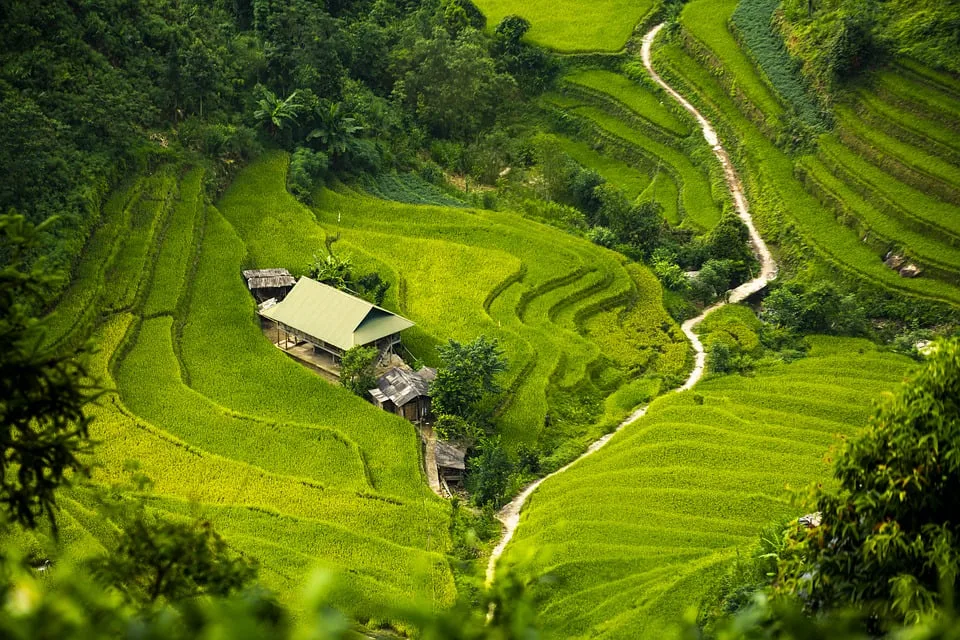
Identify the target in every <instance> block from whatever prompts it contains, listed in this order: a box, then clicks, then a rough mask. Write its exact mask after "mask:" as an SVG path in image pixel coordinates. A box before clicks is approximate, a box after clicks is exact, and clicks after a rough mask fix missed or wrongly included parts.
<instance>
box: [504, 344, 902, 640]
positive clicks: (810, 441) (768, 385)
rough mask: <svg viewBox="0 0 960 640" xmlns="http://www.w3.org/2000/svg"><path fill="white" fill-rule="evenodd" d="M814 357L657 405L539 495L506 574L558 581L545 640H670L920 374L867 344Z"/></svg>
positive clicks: (551, 592) (546, 590)
mask: <svg viewBox="0 0 960 640" xmlns="http://www.w3.org/2000/svg"><path fill="white" fill-rule="evenodd" d="M812 344H813V349H812V350H811V353H810V355H809V357H807V358H806V359H803V360H800V361H797V362H795V363H793V364H789V365H778V366H770V367H766V368H763V369H761V370H759V371H758V372H757V374H756V376H755V377H751V378H744V377H740V376H727V377H720V378H715V379H708V380H706V381H704V382H703V383H701V384H700V385H698V386H697V388H696V389H695V390H694V391H688V392H684V393H680V394H669V395H667V396H664V397H661V398H659V399H658V400H656V401H654V402H653V403H652V404H651V406H650V410H649V412H648V413H647V416H646V417H644V418H642V419H641V420H640V421H639V422H638V423H636V424H635V425H633V426H631V427H630V428H628V429H627V430H625V431H624V432H622V433H621V434H619V435H617V436H616V437H615V438H614V439H613V441H611V442H610V444H609V445H608V446H607V447H605V448H604V449H603V450H602V451H600V452H598V453H596V454H594V455H593V456H591V457H590V458H588V459H585V460H583V461H582V462H580V463H578V464H577V465H576V466H575V467H574V468H572V469H571V470H570V471H568V472H566V473H565V474H563V475H562V476H558V477H556V478H553V479H551V480H549V481H547V482H545V483H544V484H543V485H542V486H541V488H540V489H539V490H538V491H537V492H536V493H535V494H534V495H533V496H532V498H531V500H530V502H529V503H528V506H527V508H526V509H525V511H524V513H523V515H522V517H521V526H520V527H519V528H518V530H517V534H516V537H515V538H514V542H513V543H512V544H511V547H510V549H509V551H508V555H507V556H506V557H505V560H506V561H507V562H509V563H516V564H519V565H521V566H522V567H523V568H524V569H527V570H531V571H533V572H534V574H535V575H538V576H542V577H549V579H548V580H546V581H544V582H542V583H539V582H534V584H535V585H541V586H537V587H535V596H536V597H537V598H538V600H539V607H538V608H539V611H540V612H541V616H540V619H541V622H542V623H543V624H544V626H545V633H544V637H546V638H572V637H586V636H588V635H589V637H591V638H637V637H643V638H646V637H658V635H659V634H661V633H663V632H664V629H665V628H666V627H669V626H671V625H673V624H676V621H677V620H679V619H681V618H682V615H683V613H684V611H685V610H686V608H687V607H689V606H690V605H692V604H694V605H695V604H696V603H697V602H699V601H700V599H701V598H703V597H704V596H705V595H706V594H707V592H708V590H709V589H710V586H711V584H712V580H713V579H714V578H716V577H718V576H719V574H720V572H722V571H723V570H725V569H726V562H727V561H728V560H730V559H732V558H733V557H734V556H735V555H736V552H737V549H741V550H744V551H745V550H747V549H748V548H749V547H750V546H752V545H753V544H755V543H756V541H757V537H758V534H759V530H760V529H761V528H762V527H764V526H765V525H767V524H768V523H769V522H770V521H772V520H776V519H778V518H788V517H793V516H797V515H800V514H798V513H796V511H795V508H794V507H791V505H790V502H789V500H788V499H787V496H786V491H785V489H786V487H787V486H792V487H797V488H799V487H801V486H803V485H805V484H806V483H808V482H811V481H815V480H818V479H821V478H824V477H825V476H826V475H827V472H828V467H827V464H826V462H825V455H824V454H825V453H826V451H827V449H828V448H829V447H830V446H831V445H832V444H834V443H835V442H836V438H837V436H838V435H841V436H849V435H852V434H853V433H856V431H857V430H858V429H859V428H860V427H862V426H863V425H864V424H865V423H866V420H867V417H868V415H869V413H870V404H871V401H872V400H873V399H874V398H876V397H877V396H878V394H880V393H881V392H883V391H886V390H890V389H892V388H894V387H895V386H896V384H897V383H898V382H899V381H900V379H901V378H902V376H903V374H904V372H905V371H906V369H907V367H908V365H909V360H907V359H906V358H902V357H899V356H894V355H890V354H884V353H879V352H876V351H874V347H873V346H872V345H871V344H870V343H867V342H865V341H856V340H837V339H826V338H817V339H814V340H813V341H812ZM698 396H699V397H701V398H702V399H703V402H702V404H699V403H698V402H697V401H696V400H695V399H696V397H698Z"/></svg>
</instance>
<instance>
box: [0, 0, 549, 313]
mask: <svg viewBox="0 0 960 640" xmlns="http://www.w3.org/2000/svg"><path fill="white" fill-rule="evenodd" d="M0 19H2V22H3V24H4V25H5V29H4V31H3V34H2V36H0V38H2V42H0V49H2V53H0V60H2V71H0V94H2V98H0V100H2V103H0V105H2V106H0V129H2V130H3V131H4V132H5V134H6V138H5V142H4V144H3V146H2V149H0V171H2V172H3V174H4V176H5V179H4V180H3V181H2V184H0V210H3V211H9V210H11V209H12V210H15V211H17V212H20V213H22V214H24V215H25V216H26V217H27V219H28V220H30V221H32V222H34V223H39V222H41V221H43V220H45V219H47V218H49V217H51V216H54V215H56V216H58V218H59V222H58V224H57V225H56V226H55V227H53V228H52V229H50V230H49V231H47V233H48V234H49V236H50V237H49V238H48V240H47V242H46V243H45V246H46V247H47V249H46V252H47V253H48V255H49V259H50V263H49V264H50V267H51V268H53V269H54V270H56V271H58V272H60V273H63V274H66V273H68V272H69V270H70V267H71V265H72V264H73V262H74V261H75V260H76V258H77V256H78V255H79V253H80V251H81V249H82V247H83V245H84V242H85V240H86V238H87V237H88V235H89V233H90V231H91V228H92V227H93V225H95V224H96V221H97V220H98V218H99V210H100V207H101V205H102V204H103V202H104V198H105V196H106V194H107V193H108V192H109V190H110V189H111V187H112V186H114V185H115V184H116V183H117V182H118V181H119V180H120V179H121V178H122V177H123V176H124V175H126V174H130V173H134V172H143V171H149V170H151V168H153V167H156V166H158V165H159V164H160V163H162V162H164V161H166V160H168V159H171V158H177V157H186V156H190V155H191V154H192V156H195V160H196V159H199V158H203V159H205V160H206V161H207V162H209V163H210V164H211V165H212V167H213V168H214V169H215V171H213V172H211V173H210V180H211V184H210V185H209V186H210V188H211V189H212V190H214V191H215V190H216V189H218V188H220V187H222V186H223V185H224V184H225V183H226V181H227V180H228V178H229V176H230V175H231V172H232V171H233V170H234V169H235V168H237V167H238V166H240V165H242V164H243V163H244V162H245V161H246V160H248V159H250V158H251V157H252V156H254V155H256V154H257V153H258V152H259V151H260V150H261V149H263V147H264V146H281V147H284V148H287V149H290V150H291V151H293V150H296V151H297V153H296V155H295V159H294V166H293V168H292V174H293V177H292V181H293V182H294V183H295V184H294V190H295V191H296V190H297V189H298V188H299V189H301V190H302V191H304V192H305V191H308V190H309V184H310V183H311V182H313V181H314V180H317V179H320V178H322V177H323V176H325V175H327V174H328V173H345V174H354V175H359V174H366V173H377V172H380V171H389V170H393V169H409V168H412V167H415V166H418V165H419V159H418V158H419V156H420V154H421V152H423V151H424V150H425V149H428V148H429V145H430V143H431V142H432V141H438V142H437V144H439V145H440V147H441V148H442V155H443V157H444V158H445V159H446V160H447V162H448V163H449V164H452V165H456V164H463V155H464V148H469V147H477V146H482V145H483V143H482V141H481V138H483V136H482V135H481V134H488V133H489V132H490V131H491V130H492V129H493V128H495V127H496V126H498V123H501V122H504V121H506V120H507V119H508V118H509V115H510V111H511V110H512V109H513V106H514V105H515V104H516V103H517V98H518V96H519V94H521V93H522V91H523V87H534V86H538V85H542V83H544V82H546V81H547V80H548V77H549V75H550V64H549V59H548V58H547V56H546V55H545V54H543V53H541V52H539V51H536V50H532V49H530V48H528V47H527V46H526V45H523V44H521V43H520V41H519V38H520V37H521V36H522V35H523V30H522V28H521V30H520V31H519V32H517V31H515V30H514V31H511V30H509V29H508V30H506V31H504V32H502V33H498V34H495V36H494V37H490V36H489V35H485V34H484V33H482V32H481V30H482V29H483V28H484V26H485V24H484V23H485V20H484V18H483V16H482V15H481V14H480V12H479V11H478V10H477V9H476V7H474V6H473V4H471V3H470V2H469V0H427V1H425V2H420V1H404V0H400V1H397V2H392V1H387V2H381V1H377V2H372V1H369V0H359V1H356V2H332V3H324V2H313V1H310V0H295V1H293V2H279V1H270V0H255V1H253V2H245V1H242V0H240V1H237V2H229V1H219V0H218V1H217V2H194V1H189V0H188V1H186V2H165V1H156V2H154V1H140V0H133V1H126V0H120V1H117V2H49V3H35V2H29V1H27V2H22V1H14V2H7V3H4V4H3V6H2V7H0ZM498 151H499V152H500V153H508V152H509V150H506V149H504V150H498ZM56 293H57V290H54V291H52V292H51V294H53V295H55V294H56Z"/></svg>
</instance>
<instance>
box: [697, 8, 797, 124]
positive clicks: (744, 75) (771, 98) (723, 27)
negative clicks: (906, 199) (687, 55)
mask: <svg viewBox="0 0 960 640" xmlns="http://www.w3.org/2000/svg"><path fill="white" fill-rule="evenodd" d="M738 1H739V0H694V1H693V2H689V3H687V4H686V5H684V7H683V11H682V12H681V13H680V22H681V24H682V25H683V27H684V29H686V30H687V32H688V33H689V34H690V35H691V36H693V37H694V38H696V39H697V40H698V41H699V42H700V43H702V44H703V45H704V46H705V47H707V48H708V49H709V50H710V51H711V52H712V53H713V54H714V55H716V56H717V58H719V60H720V61H721V62H722V74H723V75H725V76H726V75H729V76H730V77H731V78H732V80H730V82H732V83H733V84H734V85H735V86H736V87H737V89H738V90H739V91H742V92H743V94H744V96H745V98H746V100H747V101H748V102H749V103H750V104H751V105H753V106H755V107H756V108H758V109H759V110H760V112H761V113H763V115H764V117H765V118H766V119H767V121H768V123H769V124H770V125H771V126H772V127H773V128H776V126H777V125H778V123H779V120H780V118H781V116H782V115H783V106H782V105H781V104H780V101H779V100H778V99H777V96H776V94H774V93H773V91H772V90H771V89H770V88H769V87H768V86H767V85H766V83H764V81H763V79H762V78H761V76H760V74H759V72H758V71H757V69H756V67H755V66H754V65H753V62H752V61H751V60H750V58H749V56H748V55H747V54H746V53H744V51H743V50H742V49H741V48H740V45H738V44H737V41H736V39H734V37H733V34H732V33H730V30H729V29H728V28H727V24H728V23H729V21H730V18H731V16H732V15H733V12H734V10H735V9H736V8H737V3H738Z"/></svg>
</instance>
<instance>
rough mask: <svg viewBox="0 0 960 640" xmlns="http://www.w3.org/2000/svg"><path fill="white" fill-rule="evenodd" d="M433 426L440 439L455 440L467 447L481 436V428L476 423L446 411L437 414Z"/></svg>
mask: <svg viewBox="0 0 960 640" xmlns="http://www.w3.org/2000/svg"><path fill="white" fill-rule="evenodd" d="M433 426H434V428H435V429H436V431H437V436H439V437H440V438H441V439H442V440H456V441H458V442H460V443H462V444H464V445H466V446H468V447H470V446H473V444H474V443H475V442H476V441H477V440H479V439H480V437H481V436H483V430H482V429H481V428H480V427H478V426H477V425H475V424H473V423H471V422H467V421H466V420H464V419H463V418H461V417H460V416H451V415H449V414H446V413H445V414H442V415H439V416H437V421H436V423H435V424H434V425H433Z"/></svg>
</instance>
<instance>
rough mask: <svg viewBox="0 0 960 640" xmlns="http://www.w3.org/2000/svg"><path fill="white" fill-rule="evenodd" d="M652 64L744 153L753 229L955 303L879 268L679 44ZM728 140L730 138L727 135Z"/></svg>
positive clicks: (926, 282)
mask: <svg viewBox="0 0 960 640" xmlns="http://www.w3.org/2000/svg"><path fill="white" fill-rule="evenodd" d="M701 6H703V5H702V3H700V2H694V3H691V4H688V5H686V7H685V9H684V13H683V16H684V19H685V20H688V21H689V20H695V19H697V18H698V15H699V14H698V13H697V12H696V11H695V10H696V9H697V8H698V7H701ZM655 64H656V65H657V66H658V69H661V72H663V73H666V74H667V75H668V76H669V78H670V79H671V81H672V82H674V83H675V84H676V85H677V86H679V87H680V90H681V91H682V92H684V93H685V94H686V95H688V96H693V97H695V101H696V102H698V103H699V104H701V105H703V108H705V109H706V110H707V112H708V116H707V117H709V118H713V119H715V120H716V121H717V122H718V123H720V124H721V125H722V126H721V135H722V136H724V140H725V142H726V143H728V144H735V145H736V146H737V147H740V148H743V149H745V150H746V153H745V154H744V158H745V162H746V164H747V168H748V169H749V171H748V172H746V173H745V180H747V181H748V187H749V188H750V191H751V194H752V197H751V204H752V208H753V211H754V214H755V216H756V218H757V222H758V225H759V226H760V228H761V231H763V232H764V233H765V235H766V236H767V237H768V238H770V239H773V240H775V239H776V237H777V234H778V233H781V232H783V225H782V222H781V220H780V219H779V217H780V216H782V217H783V218H784V219H785V221H788V222H792V223H794V225H795V228H796V230H797V231H798V232H799V234H800V236H801V237H802V239H803V240H804V241H805V242H806V243H807V244H808V245H809V246H811V247H812V248H813V249H815V250H816V251H817V253H818V254H819V255H820V256H821V257H822V258H824V259H826V260H827V261H828V262H830V263H832V264H833V265H835V266H836V267H838V268H840V269H841V270H843V271H844V272H847V273H849V274H851V275H855V276H856V277H858V278H861V279H863V280H866V281H868V282H871V283H873V284H875V285H878V286H882V287H887V288H890V289H892V290H895V291H899V292H901V293H910V294H913V295H918V296H922V297H927V298H932V299H937V300H943V301H948V302H952V303H954V304H957V303H960V289H958V288H957V287H955V286H953V285H950V284H947V283H943V282H938V281H936V280H932V279H929V278H918V279H913V280H910V279H905V278H901V277H900V276H899V275H898V274H897V273H896V272H894V271H892V270H891V269H888V268H887V267H886V266H884V265H883V263H882V261H881V258H882V256H881V255H879V254H878V253H877V252H875V251H873V250H871V249H870V248H869V247H867V246H866V245H865V244H864V243H863V242H861V239H860V238H859V237H858V236H857V234H856V232H855V231H853V230H851V229H847V228H845V227H843V226H841V225H840V224H838V223H837V221H836V219H835V214H834V213H833V212H832V211H830V210H829V209H827V208H825V207H823V205H822V204H821V203H820V202H819V201H818V200H817V199H816V198H815V197H814V196H813V195H812V194H810V193H808V192H807V191H806V190H805V188H804V187H803V185H802V184H801V183H800V182H799V181H798V180H797V178H796V177H795V176H794V161H793V159H792V158H791V157H789V156H787V155H786V154H784V153H783V152H781V151H780V150H779V149H777V148H776V147H775V146H774V145H773V143H771V142H770V141H769V140H768V139H767V138H766V136H765V135H764V134H763V132H762V131H760V129H759V128H758V127H757V126H756V125H755V124H754V123H753V122H752V121H750V120H749V119H748V118H747V117H746V116H744V115H743V112H742V110H741V109H740V108H739V107H738V106H737V105H736V103H735V102H734V101H733V100H732V99H731V98H730V96H729V95H728V93H727V92H726V91H724V90H723V89H722V88H721V87H720V86H719V84H718V83H717V80H716V78H715V77H714V76H713V75H712V74H711V73H710V72H709V71H707V70H706V69H704V68H703V67H702V66H700V65H698V64H697V63H696V61H695V60H694V59H693V58H692V57H691V56H690V55H689V54H688V53H687V52H686V51H684V50H683V49H682V48H681V47H680V46H678V45H676V44H669V45H665V46H661V47H659V49H658V52H657V53H656V61H655ZM730 136H732V137H730Z"/></svg>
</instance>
